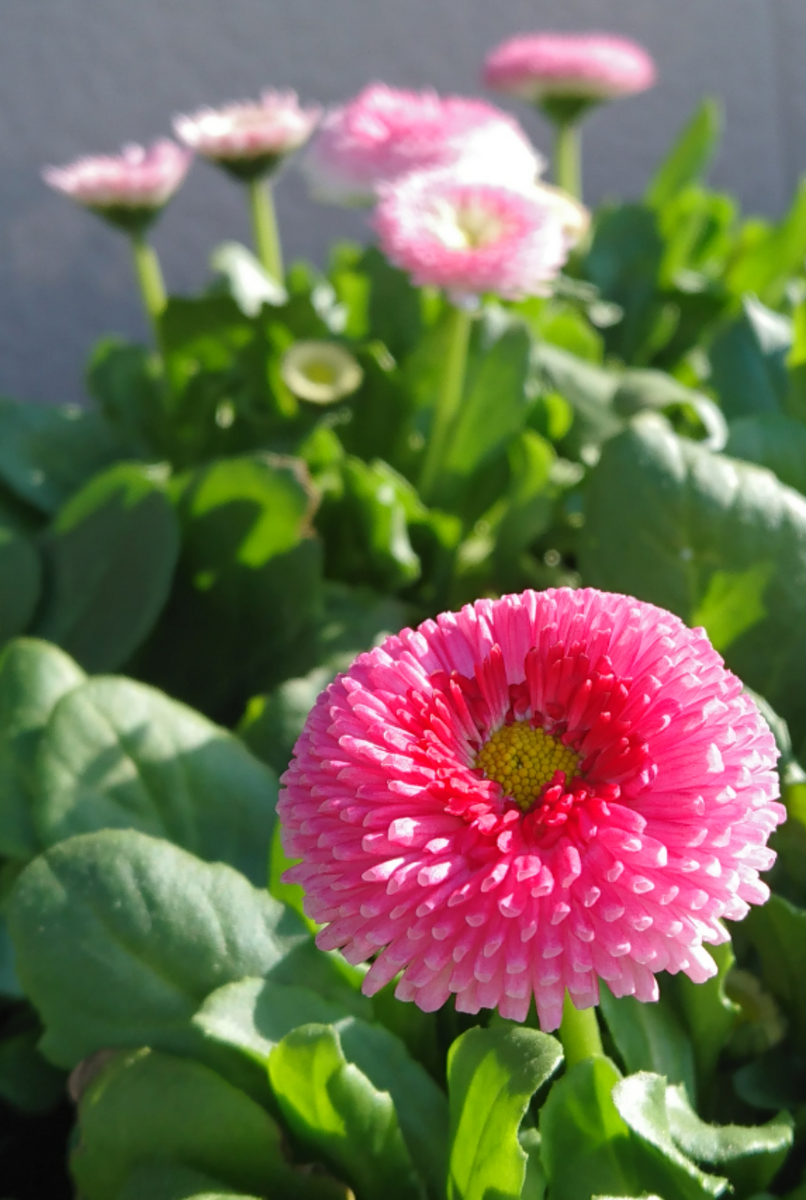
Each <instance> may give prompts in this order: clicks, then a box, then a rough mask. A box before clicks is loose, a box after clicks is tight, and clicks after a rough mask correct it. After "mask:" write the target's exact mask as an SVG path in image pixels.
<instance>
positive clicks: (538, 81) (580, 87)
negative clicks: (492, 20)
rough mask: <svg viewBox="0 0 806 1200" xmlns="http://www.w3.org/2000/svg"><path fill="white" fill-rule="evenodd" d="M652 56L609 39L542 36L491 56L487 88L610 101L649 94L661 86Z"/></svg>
mask: <svg viewBox="0 0 806 1200" xmlns="http://www.w3.org/2000/svg"><path fill="white" fill-rule="evenodd" d="M655 78H656V72H655V63H654V62H653V60H652V58H651V57H650V55H649V54H648V53H647V52H646V50H644V49H643V47H642V46H639V45H637V43H636V42H632V41H629V40H628V39H627V38H620V37H612V36H611V35H609V34H604V33H536V34H531V35H529V34H526V35H523V36H521V37H514V38H510V39H509V40H508V41H506V42H503V43H502V44H501V45H500V46H497V47H496V49H495V50H493V51H491V53H490V54H488V56H487V58H486V60H485V63H484V82H485V83H486V84H487V86H488V87H491V88H494V89H495V90H496V91H499V92H507V93H508V94H510V95H513V96H520V97H521V98H523V99H525V100H531V101H538V100H542V99H543V98H545V97H572V98H575V99H583V98H587V99H590V100H605V99H609V98H611V97H615V96H626V95H630V94H631V93H632V92H643V91H645V90H646V89H647V88H650V87H652V85H653V84H654V82H655Z"/></svg>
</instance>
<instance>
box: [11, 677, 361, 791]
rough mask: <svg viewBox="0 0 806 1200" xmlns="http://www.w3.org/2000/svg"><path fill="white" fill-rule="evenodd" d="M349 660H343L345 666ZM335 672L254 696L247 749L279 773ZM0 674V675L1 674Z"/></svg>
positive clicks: (245, 733) (247, 716)
mask: <svg viewBox="0 0 806 1200" xmlns="http://www.w3.org/2000/svg"><path fill="white" fill-rule="evenodd" d="M347 665H349V663H345V666H347ZM335 674H336V667H335V666H333V667H330V666H325V667H314V669H313V671H309V673H308V674H307V675H303V676H302V678H301V679H287V680H286V682H285V683H281V684H280V686H279V687H278V688H275V689H274V691H273V692H269V693H268V695H265V696H253V697H252V699H251V700H250V701H249V704H248V705H247V707H246V712H245V713H244V716H243V719H242V721H241V723H240V724H239V726H238V733H239V735H240V737H241V738H243V740H244V741H245V742H246V744H247V746H248V747H249V749H250V750H251V751H252V753H253V754H256V755H257V756H258V758H261V759H262V760H263V762H266V763H268V764H269V766H271V767H273V768H274V770H275V771H276V772H277V774H278V775H281V774H282V773H283V771H285V769H286V767H287V766H288V763H289V760H290V758H291V755H292V753H293V750H294V746H295V744H296V741H297V738H298V737H299V735H300V734H301V733H302V727H303V725H304V724H305V719H306V717H307V716H308V713H309V712H310V711H311V709H312V708H313V706H314V704H315V703H316V698H317V696H318V695H319V693H320V692H323V691H324V690H325V688H326V687H327V686H328V684H329V683H330V682H331V681H332V680H333V678H334V676H335ZM0 678H1V677H0Z"/></svg>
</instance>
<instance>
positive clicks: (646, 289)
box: [584, 204, 663, 366]
mask: <svg viewBox="0 0 806 1200" xmlns="http://www.w3.org/2000/svg"><path fill="white" fill-rule="evenodd" d="M662 261H663V241H662V239H661V236H660V233H659V231H658V222H657V216H656V213H655V212H654V211H653V210H652V209H650V208H646V207H643V206H641V205H638V204H624V205H621V206H619V207H617V208H606V209H603V210H602V212H601V213H600V215H599V217H598V219H597V222H596V226H595V229H594V232H593V241H592V243H591V247H590V250H589V251H588V254H587V257H586V259H585V263H584V271H585V275H586V277H587V278H588V279H589V280H590V281H591V283H594V284H595V285H596V286H597V287H598V288H599V290H600V292H601V294H602V296H603V297H604V298H605V299H606V300H609V301H611V302H612V303H614V304H617V305H618V306H619V307H620V308H621V309H623V311H624V315H623V317H622V319H621V321H619V323H618V324H617V325H611V326H610V327H609V328H607V329H606V330H604V337H605V345H606V347H607V353H608V354H615V355H617V356H618V357H619V358H620V359H622V360H623V361H624V362H625V363H634V364H635V365H636V366H640V365H641V364H642V363H643V362H645V361H646V360H647V359H648V357H649V356H650V353H651V350H652V349H653V348H654V341H655V333H656V329H657V327H658V321H659V319H660V318H661V317H662V306H661V304H660V302H659V300H658V298H657V290H658V282H659V276H660V271H661V264H662Z"/></svg>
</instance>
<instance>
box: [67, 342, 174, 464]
mask: <svg viewBox="0 0 806 1200" xmlns="http://www.w3.org/2000/svg"><path fill="white" fill-rule="evenodd" d="M87 387H88V389H89V392H90V394H91V395H92V396H94V397H95V399H96V400H97V401H98V404H99V405H100V406H101V408H102V410H103V412H104V414H105V415H106V417H107V418H108V419H109V423H110V425H111V426H112V427H113V428H115V429H117V430H118V431H119V434H120V436H123V437H125V438H126V439H127V440H128V441H130V442H131V445H132V447H133V448H136V449H137V450H138V451H140V452H142V454H143V456H147V455H148V454H149V452H151V453H162V451H163V448H164V447H165V446H166V444H167V432H168V431H167V420H168V412H167V405H166V393H165V389H164V384H163V381H162V380H161V378H160V367H159V360H158V359H156V357H155V355H154V354H150V353H149V352H148V350H147V349H146V348H145V346H138V345H135V344H133V343H131V342H125V341H123V340H122V339H121V338H118V337H106V338H102V339H101V340H100V341H99V342H98V343H97V344H96V346H95V348H94V349H93V351H92V354H91V356H90V361H89V363H88V366H87Z"/></svg>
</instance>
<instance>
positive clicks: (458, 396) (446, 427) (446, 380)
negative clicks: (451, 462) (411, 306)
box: [420, 306, 473, 500]
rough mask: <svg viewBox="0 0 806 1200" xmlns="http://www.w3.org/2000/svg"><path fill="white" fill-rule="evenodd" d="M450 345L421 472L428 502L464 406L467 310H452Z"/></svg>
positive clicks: (468, 340) (423, 491)
mask: <svg viewBox="0 0 806 1200" xmlns="http://www.w3.org/2000/svg"><path fill="white" fill-rule="evenodd" d="M448 321H449V325H448V345H447V351H446V355H445V369H444V373H443V376H442V385H441V387H440V389H439V395H438V396H437V403H436V408H435V410H434V422H433V425H432V426H431V436H430V437H429V439H428V445H427V446H426V450H425V459H424V460H423V465H422V470H421V472H420V493H421V495H422V496H423V498H424V499H425V500H428V498H429V496H430V495H431V493H432V492H433V490H434V485H435V484H436V481H437V478H438V476H439V469H440V467H441V466H442V460H443V459H444V457H445V451H446V449H447V442H448V438H449V436H450V432H451V427H452V426H453V422H454V418H455V416H456V414H457V412H458V411H459V406H460V404H461V402H462V388H463V387H464V382H465V367H466V365H467V349H468V346H469V344H470V328H471V325H472V322H473V316H472V313H471V312H470V311H469V310H468V309H466V308H456V307H453V306H452V307H451V308H450V309H449V310H448Z"/></svg>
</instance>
